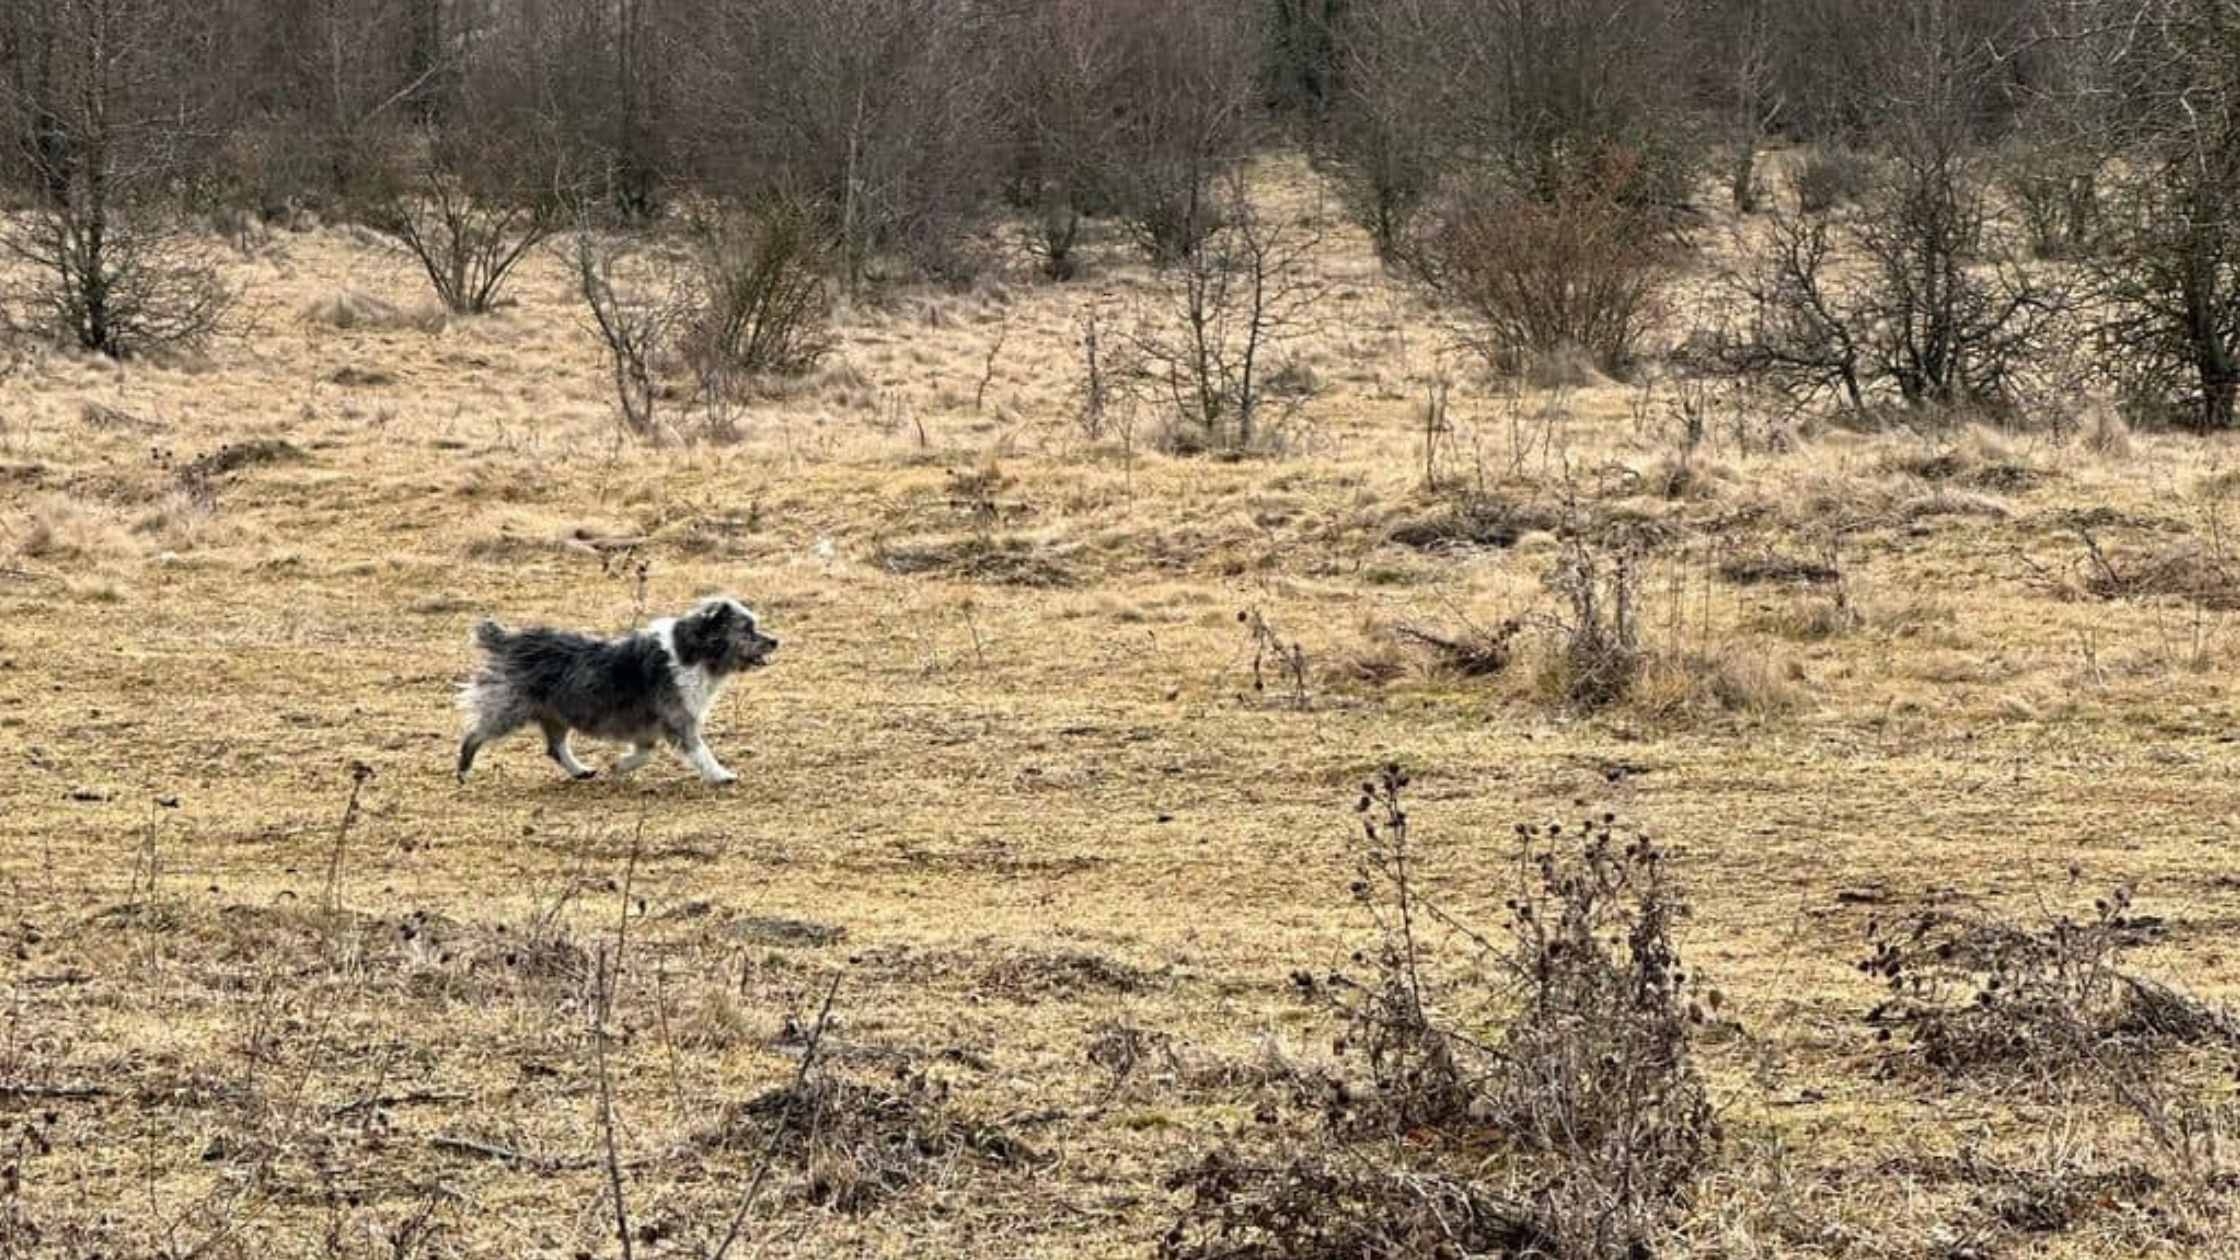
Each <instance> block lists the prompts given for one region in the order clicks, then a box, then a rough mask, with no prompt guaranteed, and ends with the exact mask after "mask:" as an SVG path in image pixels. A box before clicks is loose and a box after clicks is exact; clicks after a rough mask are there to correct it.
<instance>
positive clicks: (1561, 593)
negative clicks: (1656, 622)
mask: <svg viewBox="0 0 2240 1260" xmlns="http://www.w3.org/2000/svg"><path fill="white" fill-rule="evenodd" d="M1545 580H1546V582H1547V585H1548V589H1549V590H1550V591H1552V592H1554V593H1555V595H1556V597H1557V598H1558V599H1559V600H1561V601H1562V603H1563V605H1564V607H1563V609H1562V610H1561V611H1559V612H1558V613H1557V614H1556V621H1555V631H1556V640H1557V643H1556V651H1555V652H1553V653H1551V654H1550V655H1549V657H1548V659H1547V661H1546V662H1545V665H1544V669H1545V673H1544V675H1543V679H1542V681H1543V685H1545V686H1546V687H1547V688H1548V689H1549V690H1550V691H1551V692H1552V693H1554V694H1555V695H1557V696H1559V697H1561V698H1562V700H1563V701H1564V702H1566V703H1569V704H1573V705H1576V706H1578V707H1580V708H1582V709H1599V708H1603V707H1606V706H1608V705H1611V704H1615V703H1617V702H1618V701H1620V700H1623V699H1625V698H1626V696H1627V695H1629V694H1630V693H1631V692H1632V691H1633V687H1634V684H1635V683H1636V682H1638V681H1639V680H1640V678H1641V673H1642V667H1643V665H1644V663H1645V662H1646V659H1647V658H1646V655H1645V654H1644V652H1643V651H1642V647H1641V624H1640V622H1641V618H1640V598H1641V591H1640V585H1641V575H1640V556H1639V555H1638V554H1637V553H1636V552H1635V551H1634V550H1633V549H1631V548H1629V547H1624V546H1621V547H1618V548H1615V549H1607V548H1604V547H1602V546H1601V545H1600V544H1598V543H1596V542H1594V541H1592V540H1590V539H1587V538H1584V537H1576V536H1575V537H1573V538H1572V539H1570V540H1569V541H1567V542H1566V543H1565V544H1564V549H1563V552H1562V555H1561V556H1560V558H1559V559H1558V560H1557V561H1556V564H1555V565H1554V567H1553V568H1551V569H1550V570H1549V571H1548V573H1547V575H1546V579H1545Z"/></svg>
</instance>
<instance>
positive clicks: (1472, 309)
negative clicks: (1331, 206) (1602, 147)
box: [1412, 160, 1671, 374]
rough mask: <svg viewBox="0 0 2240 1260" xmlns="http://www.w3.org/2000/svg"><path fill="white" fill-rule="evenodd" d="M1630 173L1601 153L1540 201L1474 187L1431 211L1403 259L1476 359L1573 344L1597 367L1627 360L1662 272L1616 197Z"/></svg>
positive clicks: (1495, 361) (1665, 263) (1635, 211)
mask: <svg viewBox="0 0 2240 1260" xmlns="http://www.w3.org/2000/svg"><path fill="white" fill-rule="evenodd" d="M1632 178H1633V176H1632V174H1631V166H1630V164H1629V163H1626V162H1623V161H1617V160H1613V161H1611V162H1608V163H1605V164H1602V165H1601V166H1599V167H1598V168H1597V169H1596V170H1595V171H1594V172H1593V173H1591V174H1590V175H1588V176H1586V177H1584V178H1582V179H1581V180H1579V181H1577V182H1572V183H1567V184H1564V185H1562V186H1560V187H1558V188H1555V189H1551V190H1550V191H1549V194H1548V195H1547V196H1545V197H1538V198H1534V197H1524V196H1519V195H1517V194H1514V193H1508V192H1504V191H1501V190H1500V189H1498V188H1495V187H1491V186H1486V185H1480V186H1477V187H1474V188H1470V189H1462V190H1457V191H1456V192H1454V193H1452V194H1451V195H1450V196H1449V198H1448V200H1447V202H1446V204H1445V205H1444V206H1442V207H1441V208H1440V209H1439V210H1438V212H1437V214H1436V221H1435V223H1434V224H1433V225H1432V226H1431V227H1430V228H1429V230H1428V231H1427V232H1426V233H1425V234H1424V237H1423V239H1422V240H1421V242H1420V243H1419V245H1418V246H1417V248H1416V249H1415V250H1414V252H1413V254H1412V261H1413V262H1414V263H1415V264H1416V269H1417V272H1418V275H1419V277H1420V279H1421V280H1422V281H1423V282H1424V284H1425V285H1426V287H1428V288H1429V289H1430V290H1431V291H1432V292H1433V293H1435V294H1437V295H1438V296H1440V297H1441V298H1443V299H1445V300H1446V301H1449V302H1451V303H1453V304H1455V305H1456V306H1458V307H1460V308H1462V310H1463V311H1464V312H1465V313H1466V315H1467V317H1468V318H1467V320H1466V321H1465V323H1464V326H1463V328H1462V331H1461V336H1462V337H1463V339H1464V341H1465V342H1466V343H1467V344H1468V345H1469V346H1470V348H1471V349H1473V350H1475V351H1476V352H1477V353H1478V354H1479V355H1480V356H1481V357H1482V358H1484V359H1485V360H1486V362H1487V363H1488V364H1490V365H1492V366H1495V367H1496V368H1499V369H1503V370H1510V371H1514V370H1517V369H1519V368H1520V367H1521V366H1522V365H1523V364H1524V362H1525V361H1526V360H1527V358H1528V357H1530V356H1534V355H1539V356H1548V355H1554V354H1559V353H1562V352H1564V351H1567V350H1570V349H1573V348H1576V349H1578V350H1580V351H1584V352H1585V353H1586V354H1587V355H1588V356H1590V357H1591V358H1592V359H1593V361H1594V363H1595V364H1596V366H1598V367H1599V368H1601V369H1602V370H1603V371H1606V372H1610V373H1613V374H1623V373H1624V372H1626V371H1627V370H1628V369H1629V368H1630V367H1631V366H1632V364H1633V362H1634V359H1635V357H1636V355H1637V354H1638V352H1639V350H1640V347H1641V341H1642V339H1643V337H1644V336H1645V335H1646V334H1647V333H1648V332H1649V331H1650V329H1651V328H1652V327H1653V325H1654V324H1655V322H1656V320H1657V319H1658V318H1659V316H1660V315H1661V314H1662V309H1663V308H1662V295H1663V290H1664V287H1665V285H1666V283H1667V281H1668V279H1669V277H1670V272H1671V260H1670V258H1669V257H1668V256H1667V254H1666V251H1665V250H1664V248H1662V247H1661V246H1660V245H1659V244H1658V243H1657V242H1656V240H1655V234H1656V227H1657V224H1656V221H1655V217H1654V215H1653V213H1652V212H1650V211H1647V210H1644V209H1642V208H1640V207H1637V206H1634V205H1631V204H1628V202H1627V201H1626V200H1625V198H1624V197H1623V195H1622V194H1623V192H1624V190H1625V188H1626V187H1627V186H1628V184H1629V183H1630V182H1631V180H1632Z"/></svg>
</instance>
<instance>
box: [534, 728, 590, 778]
mask: <svg viewBox="0 0 2240 1260" xmlns="http://www.w3.org/2000/svg"><path fill="white" fill-rule="evenodd" d="M543 725H544V751H545V754H546V755H547V756H549V757H551V758H552V759H553V760H554V761H557V762H559V763H560V768H561V769H562V770H565V771H567V772H568V777H569V778H571V779H588V778H590V777H592V776H593V775H595V774H597V773H599V772H598V771H596V770H593V769H592V768H591V767H589V766H587V765H585V764H583V763H582V762H580V761H577V760H576V755H575V753H574V751H573V750H571V749H570V748H569V747H568V728H567V727H565V726H562V725H561V724H560V723H558V722H546V723H544V724H543Z"/></svg>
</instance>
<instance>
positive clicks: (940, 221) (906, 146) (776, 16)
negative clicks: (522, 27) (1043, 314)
mask: <svg viewBox="0 0 2240 1260" xmlns="http://www.w3.org/2000/svg"><path fill="white" fill-rule="evenodd" d="M978 8H980V6H975V5H962V4H954V3H926V2H924V0H765V2H763V3H757V4H751V5H739V4H726V5H708V6H703V7H698V8H697V9H696V10H695V12H694V16H693V18H692V19H691V21H692V26H691V29H690V30H689V32H688V33H687V36H686V38H684V39H682V40H680V41H679V42H678V45H677V46H676V47H675V48H673V49H671V50H670V56H671V57H672V59H673V60H672V62H671V63H670V64H669V66H668V67H667V72H668V78H669V80H670V82H669V87H668V90H669V92H670V94H671V96H672V98H673V99H674V101H675V102H676V108H677V109H678V111H679V115H680V116H682V117H688V118H690V120H691V123H692V126H691V127H690V129H689V132H687V133H685V134H681V135H680V136H679V137H678V142H679V147H680V149H681V150H682V152H683V154H684V157H685V159H686V162H687V164H688V167H689V168H690V169H692V170H694V171H695V172H696V173H697V174H698V175H699V177H700V179H701V181H702V183H703V184H704V185H705V186H706V187H707V188H709V189H710V190H712V191H714V192H716V193H718V194H720V195H725V196H728V197H731V198H734V199H737V200H741V201H751V200H754V199H757V198H760V197H764V196H768V195H771V194H773V193H775V194H777V195H781V196H784V197H788V198H792V199H793V200H794V201H795V202H796V204H797V205H799V206H801V207H803V208H806V209H807V210H809V211H810V212H811V214H812V215H813V218H814V221H815V222H816V223H817V224H818V225H819V227H820V228H821V229H822V234H823V235H824V237H825V239H826V241H827V242H828V244H829V245H830V247H831V248H832V249H833V250H834V256H833V271H834V274H835V275H836V276H837V277H838V279H839V280H840V282H841V283H842V284H844V285H847V286H849V287H851V288H852V287H854V286H856V285H858V284H861V283H863V282H865V281H869V280H874V279H879V278H883V277H890V276H895V275H901V274H912V273H914V274H916V275H919V276H924V277H929V278H933V279H937V280H943V281H952V282H954V281H962V280H965V279H968V278H969V277H970V275H971V273H972V272H973V270H974V269H975V268H976V267H977V266H978V265H979V259H980V255H979V254H978V253H977V252H976V249H975V242H974V239H973V236H974V232H975V230H976V229H977V228H978V227H979V226H980V224H981V223H982V221H983V217H984V213H985V211H986V208H987V205H988V201H989V196H988V194H989V192H990V191H991V189H992V188H993V187H994V185H995V184H996V182H997V180H996V176H997V168H996V159H997V157H998V154H999V149H998V147H997V146H996V145H995V144H994V143H992V139H991V138H992V137H993V136H994V135H995V134H996V125H995V103H996V100H997V98H996V95H995V90H994V86H993V85H994V83H995V81H996V78H995V75H993V74H992V73H990V70H989V68H990V67H991V66H992V65H993V64H995V63H996V61H997V58H998V54H999V51H1000V50H999V48H998V47H997V46H996V45H995V44H994V42H993V41H994V39H995V38H996V36H997V35H998V34H999V33H1001V32H1002V31H1004V30H1005V29H1006V25H1005V22H1003V21H1001V20H997V19H996V18H995V17H994V15H993V14H992V13H991V14H982V13H978V12H974V10H976V9H978Z"/></svg>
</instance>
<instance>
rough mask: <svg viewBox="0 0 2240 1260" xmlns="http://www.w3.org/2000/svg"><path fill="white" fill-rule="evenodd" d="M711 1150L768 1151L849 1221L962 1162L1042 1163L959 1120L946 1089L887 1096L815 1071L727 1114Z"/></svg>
mask: <svg viewBox="0 0 2240 1260" xmlns="http://www.w3.org/2000/svg"><path fill="white" fill-rule="evenodd" d="M705 1142H706V1144H707V1145H710V1146H714V1147H717V1148H721V1149H750V1150H757V1151H768V1152H769V1153H770V1154H771V1155H772V1156H774V1157H775V1159H776V1160H777V1161H780V1162H784V1163H790V1164H792V1165H794V1166H796V1167H797V1168H799V1169H800V1171H801V1173H802V1183H801V1186H800V1191H799V1192H800V1194H801V1196H802V1198H804V1199H806V1200H807V1201H808V1202H810V1203H813V1204H816V1205H818V1206H820V1207H825V1208H829V1209H831V1210H833V1211H836V1212H843V1213H848V1214H860V1213H863V1212H868V1211H872V1210H874V1209H876V1208H878V1207H879V1206H881V1205H882V1204H884V1203H886V1202H888V1201H890V1200H892V1199H893V1198H895V1197H896V1196H898V1195H902V1194H905V1193H907V1192H909V1191H910V1190H911V1189H913V1188H914V1187H916V1186H918V1185H921V1184H923V1183H925V1182H928V1181H932V1180H935V1179H938V1178H941V1177H944V1176H947V1175H949V1173H950V1171H951V1170H952V1169H953V1168H954V1167H955V1166H956V1165H957V1164H958V1163H959V1162H960V1161H972V1162H976V1163H978V1164H979V1165H981V1166H982V1167H984V1168H1027V1167H1032V1166H1035V1165H1038V1164H1040V1163H1042V1162H1043V1157H1042V1155H1041V1154H1040V1153H1038V1152H1037V1151H1035V1150H1034V1149H1033V1148H1031V1147H1029V1146H1028V1145H1027V1144H1026V1143H1024V1142H1022V1141H1020V1140H1019V1139H1018V1138H1016V1137H1013V1136H1012V1135H1011V1134H1010V1133H1009V1132H1007V1131H1005V1130H1004V1129H1003V1128H1002V1127H1000V1126H998V1125H994V1124H989V1123H985V1122H982V1121H978V1120H975V1119H971V1118H969V1117H966V1116H963V1115H961V1114H959V1113H958V1112H957V1110H956V1109H955V1108H954V1107H953V1105H952V1104H951V1103H950V1101H949V1098H948V1089H947V1087H946V1086H945V1085H943V1084H942V1083H940V1082H937V1081H935V1080H933V1079H932V1078H931V1077H929V1076H927V1075H926V1074H925V1073H924V1072H918V1071H912V1072H905V1073H903V1074H902V1075H901V1077H900V1079H899V1080H898V1081H897V1082H896V1086H895V1088H893V1089H888V1088H885V1087H882V1086H877V1085H869V1084H861V1083H858V1082H854V1081H850V1080H845V1079H843V1078H840V1077H837V1076H834V1075H832V1074H830V1073H829V1072H827V1071H824V1070H823V1069H822V1068H821V1067H819V1068H816V1069H814V1070H811V1071H809V1072H807V1073H805V1074H803V1075H802V1076H801V1077H799V1078H798V1079H796V1080H795V1081H794V1082H792V1083H791V1084H788V1085H785V1086H783V1087H780V1088H777V1089H772V1090H769V1091H767V1092H765V1093H763V1094H760V1095H757V1096H756V1097H754V1098H752V1099H750V1100H748V1101H747V1102H744V1103H740V1104H737V1105H734V1106H730V1107H727V1108H725V1110H724V1113H723V1115H722V1116H721V1118H720V1119H719V1120H718V1122H717V1124H716V1127H715V1128H714V1130H713V1131H712V1132H710V1133H709V1134H708V1135H706V1137H705Z"/></svg>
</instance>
